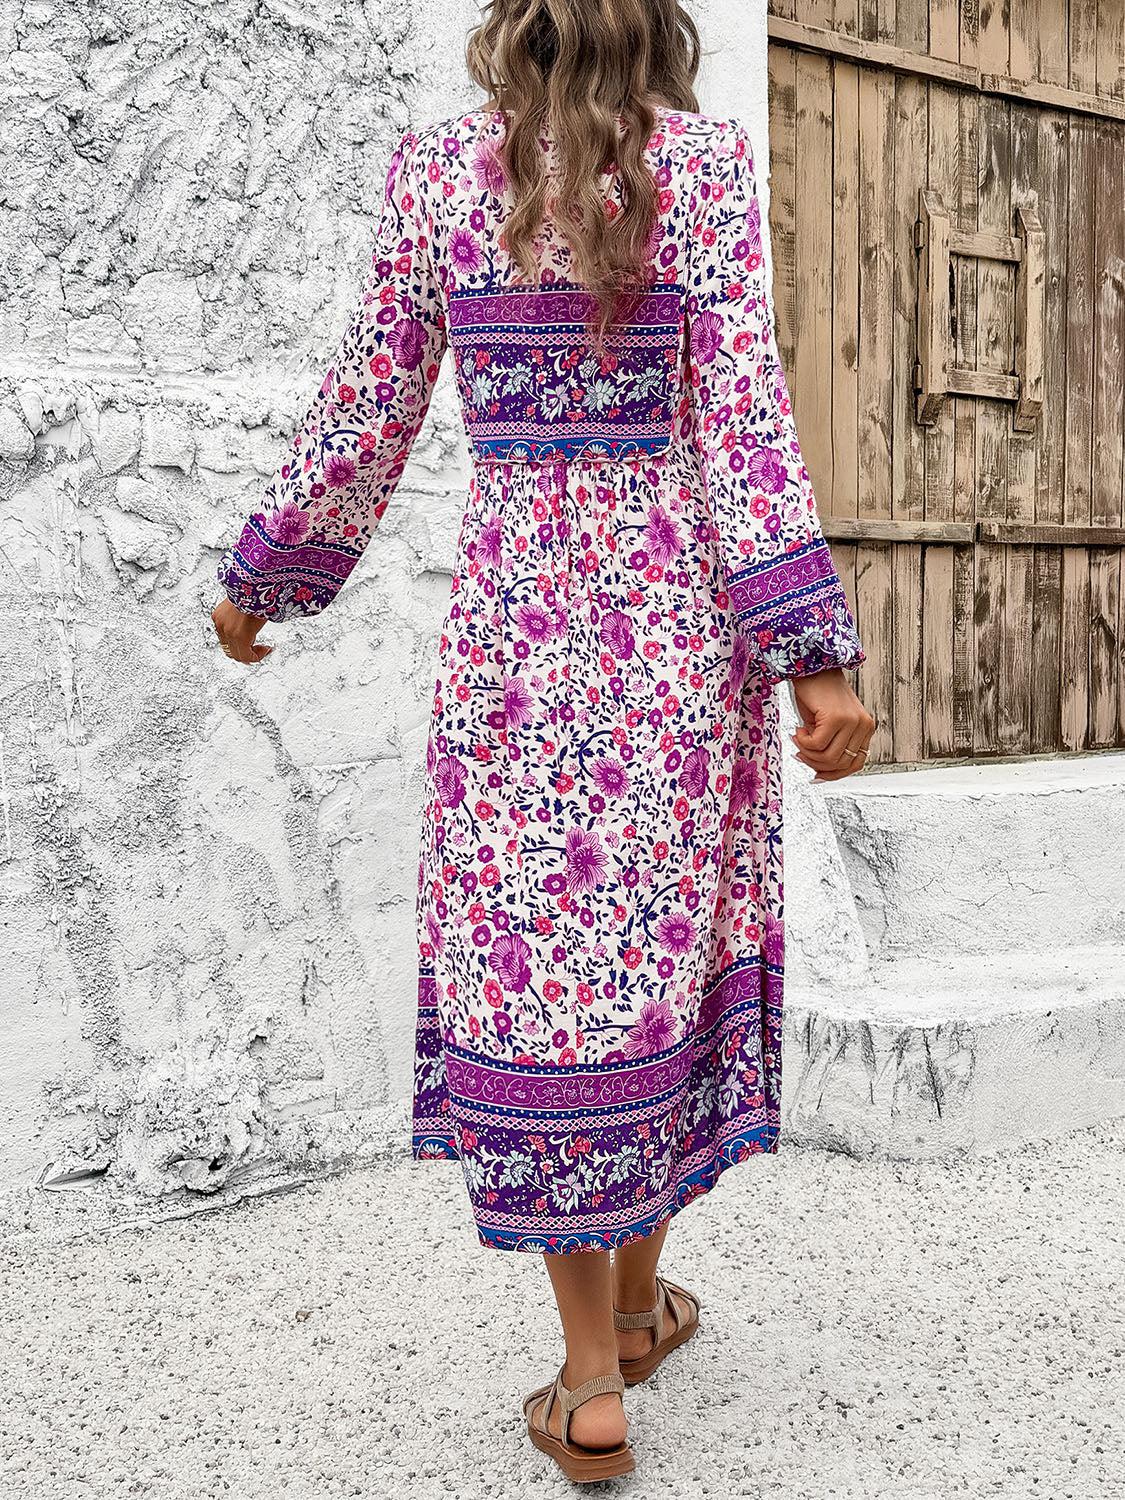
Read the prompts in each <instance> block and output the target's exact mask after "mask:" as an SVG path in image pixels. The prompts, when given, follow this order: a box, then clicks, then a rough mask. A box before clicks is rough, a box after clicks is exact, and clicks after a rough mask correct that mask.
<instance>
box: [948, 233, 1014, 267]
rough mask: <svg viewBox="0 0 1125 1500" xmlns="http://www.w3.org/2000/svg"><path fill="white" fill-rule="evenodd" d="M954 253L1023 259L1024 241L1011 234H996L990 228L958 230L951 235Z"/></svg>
mask: <svg viewBox="0 0 1125 1500" xmlns="http://www.w3.org/2000/svg"><path fill="white" fill-rule="evenodd" d="M949 248H950V250H951V251H952V252H953V254H954V255H977V256H983V257H984V258H985V259H986V260H1014V261H1019V260H1022V259H1023V241H1022V240H1018V239H1016V238H1015V237H1014V236H1013V235H1009V234H994V233H993V232H992V231H991V230H989V229H976V230H957V229H954V230H953V231H952V233H951V234H950V236H949Z"/></svg>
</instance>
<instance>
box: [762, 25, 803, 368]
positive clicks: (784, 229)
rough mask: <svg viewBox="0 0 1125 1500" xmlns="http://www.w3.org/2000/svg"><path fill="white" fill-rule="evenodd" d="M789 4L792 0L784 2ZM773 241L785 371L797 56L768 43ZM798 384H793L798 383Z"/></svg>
mask: <svg viewBox="0 0 1125 1500" xmlns="http://www.w3.org/2000/svg"><path fill="white" fill-rule="evenodd" d="M785 3H791V0H785ZM768 68H769V96H770V207H769V214H770V245H771V249H772V252H773V301H774V316H775V319H776V326H777V352H778V354H779V356H780V358H781V363H782V366H783V367H784V369H785V371H786V374H787V375H792V374H793V369H794V364H795V362H796V355H797V244H796V239H797V235H796V169H797V164H796V149H797V135H796V132H797V57H796V53H794V52H792V51H790V49H789V48H788V47H770V49H769V55H768ZM794 384H795V383H794Z"/></svg>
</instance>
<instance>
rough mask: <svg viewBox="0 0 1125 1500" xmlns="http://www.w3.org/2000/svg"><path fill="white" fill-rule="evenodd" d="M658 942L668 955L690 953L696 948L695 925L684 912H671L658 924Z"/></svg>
mask: <svg viewBox="0 0 1125 1500" xmlns="http://www.w3.org/2000/svg"><path fill="white" fill-rule="evenodd" d="M656 941H657V942H658V943H659V944H660V946H661V947H662V948H663V949H664V951H665V952H666V953H690V952H691V950H692V948H693V947H694V946H695V924H694V922H693V921H692V920H691V918H690V917H689V916H687V915H686V914H685V913H684V912H682V911H673V912H669V913H668V915H667V916H666V917H661V918H660V921H659V922H657V924H656Z"/></svg>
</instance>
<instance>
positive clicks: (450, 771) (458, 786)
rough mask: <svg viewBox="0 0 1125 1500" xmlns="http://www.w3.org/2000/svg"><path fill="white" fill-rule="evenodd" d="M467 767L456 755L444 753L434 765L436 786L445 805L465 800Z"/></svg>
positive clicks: (457, 804)
mask: <svg viewBox="0 0 1125 1500" xmlns="http://www.w3.org/2000/svg"><path fill="white" fill-rule="evenodd" d="M465 780H466V777H465V767H464V766H463V765H462V764H461V762H460V761H459V760H458V759H457V757H456V756H455V755H443V756H442V757H441V759H440V760H439V761H438V763H437V765H436V766H435V767H434V788H435V790H436V791H437V794H438V796H439V797H440V798H441V801H442V804H443V805H444V806H445V807H459V806H460V805H461V803H462V802H464V800H465Z"/></svg>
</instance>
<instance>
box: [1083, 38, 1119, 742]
mask: <svg viewBox="0 0 1125 1500" xmlns="http://www.w3.org/2000/svg"><path fill="white" fill-rule="evenodd" d="M1099 14H1100V12H1099ZM1123 145H1125V143H1123V139H1122V132H1120V131H1118V130H1114V129H1112V128H1111V127H1109V126H1105V125H1102V126H1099V127H1098V129H1097V131H1096V137H1095V144H1094V194H1095V197H1094V272H1095V276H1096V295H1095V304H1094V384H1093V393H1092V408H1093V410H1092V424H1093V433H1094V451H1093V463H1092V472H1091V487H1090V521H1091V524H1092V525H1093V526H1094V527H1096V528H1105V529H1106V530H1107V531H1108V528H1110V527H1115V526H1118V525H1119V524H1120V522H1121V518H1122V517H1121V485H1122V467H1123V451H1122V438H1123V430H1122V417H1121V409H1122V404H1123V402H1122V370H1123V368H1125V212H1123V205H1125V175H1123V172H1122V160H1123V157H1125V149H1123ZM1107 540H1108V536H1107ZM1120 586H1121V558H1120V552H1119V551H1118V550H1116V549H1110V548H1107V547H1098V548H1095V549H1093V550H1092V551H1091V553H1090V610H1091V619H1090V717H1089V731H1090V743H1091V745H1095V746H1096V745H1112V744H1114V743H1115V742H1116V739H1117V723H1118V708H1117V695H1118V681H1119V675H1120V645H1121V642H1120V638H1119V635H1118V596H1119V590H1120Z"/></svg>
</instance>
